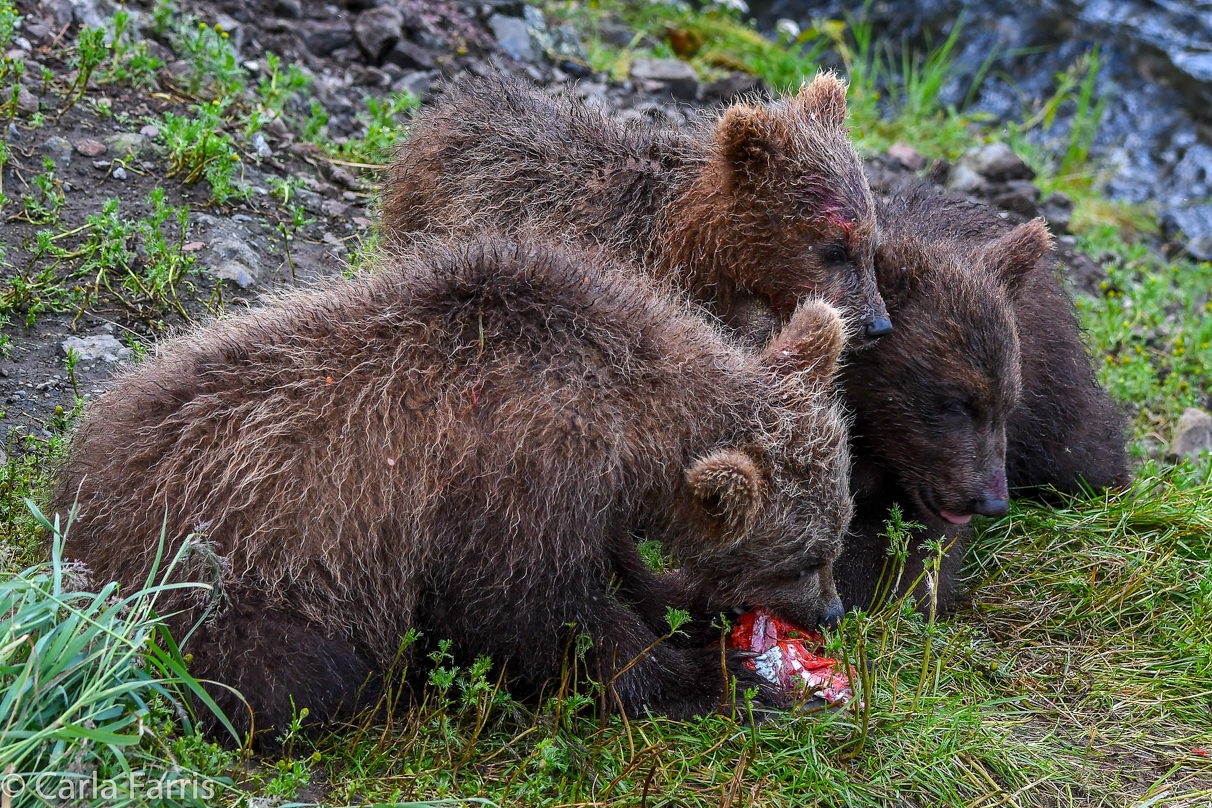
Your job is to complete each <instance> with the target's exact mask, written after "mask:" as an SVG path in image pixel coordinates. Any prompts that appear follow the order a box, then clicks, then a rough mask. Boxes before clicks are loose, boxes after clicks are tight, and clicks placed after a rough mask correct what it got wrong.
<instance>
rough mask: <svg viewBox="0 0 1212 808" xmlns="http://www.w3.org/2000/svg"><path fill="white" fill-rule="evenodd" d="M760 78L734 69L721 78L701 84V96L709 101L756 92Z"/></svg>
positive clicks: (723, 99) (759, 84)
mask: <svg viewBox="0 0 1212 808" xmlns="http://www.w3.org/2000/svg"><path fill="white" fill-rule="evenodd" d="M761 86H762V80H761V79H759V78H758V77H757V76H754V75H751V74H749V73H742V72H741V71H739V70H734V71H733V72H731V73H729V74H728V75H727V76H724V77H723V78H722V79H716V80H715V81H712V82H708V83H707V84H704V85H703V98H704V99H705V100H709V101H731V100H732V99H734V98H736V97H737V96H739V95H745V94H746V93H753V92H757V90H758V89H759V88H760V87H761Z"/></svg>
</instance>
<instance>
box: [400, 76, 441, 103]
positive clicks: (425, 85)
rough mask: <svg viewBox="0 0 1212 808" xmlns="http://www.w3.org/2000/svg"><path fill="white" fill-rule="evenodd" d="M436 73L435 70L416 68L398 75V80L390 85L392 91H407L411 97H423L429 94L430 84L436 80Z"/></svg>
mask: <svg viewBox="0 0 1212 808" xmlns="http://www.w3.org/2000/svg"><path fill="white" fill-rule="evenodd" d="M437 77H438V74H437V72H436V71H432V72H425V71H422V70H416V71H413V72H411V73H405V74H404V75H403V76H401V77H400V80H399V81H397V82H396V83H395V84H393V85H391V91H392V92H393V93H405V92H406V93H408V94H409V95H411V96H412V97H413V98H416V99H424V98H425V96H426V95H428V94H429V88H430V85H432V84H433V82H434V81H436V80H437Z"/></svg>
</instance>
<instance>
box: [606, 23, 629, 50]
mask: <svg viewBox="0 0 1212 808" xmlns="http://www.w3.org/2000/svg"><path fill="white" fill-rule="evenodd" d="M597 34H598V38H600V39H601V40H602V41H603V42H605V43H606V44H608V45H614V46H615V47H616V48H626V47H628V46H630V45H631V43H632V42H633V41H634V40H635V39H636V38H637V35H636V32H635V31H633V30H631V29H630V28H628V27H627V26H625V25H617V24H615V23H613V22H602V23H599V24H598V28H597Z"/></svg>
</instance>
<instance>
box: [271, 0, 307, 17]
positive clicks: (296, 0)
mask: <svg viewBox="0 0 1212 808" xmlns="http://www.w3.org/2000/svg"><path fill="white" fill-rule="evenodd" d="M274 13H275V14H277V15H278V16H279V17H285V18H286V19H288V20H297V19H300V18H301V17H302V16H303V3H302V0H275V2H274Z"/></svg>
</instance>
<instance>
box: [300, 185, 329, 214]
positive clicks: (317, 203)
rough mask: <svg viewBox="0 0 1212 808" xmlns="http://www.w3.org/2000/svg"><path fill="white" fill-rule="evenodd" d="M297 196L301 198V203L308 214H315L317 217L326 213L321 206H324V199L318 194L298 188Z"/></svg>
mask: <svg viewBox="0 0 1212 808" xmlns="http://www.w3.org/2000/svg"><path fill="white" fill-rule="evenodd" d="M295 196H296V197H298V198H299V203H300V204H302V205H303V209H304V210H305V211H307V212H308V213H313V214H315V215H317V216H319V215H322V214H323V213H324V210H323V208H322V207H321V205H323V204H324V197H322V196H320V195H319V194H317V193H316V192H315V191H312V190H309V189H307V188H296V189H295Z"/></svg>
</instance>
